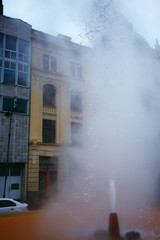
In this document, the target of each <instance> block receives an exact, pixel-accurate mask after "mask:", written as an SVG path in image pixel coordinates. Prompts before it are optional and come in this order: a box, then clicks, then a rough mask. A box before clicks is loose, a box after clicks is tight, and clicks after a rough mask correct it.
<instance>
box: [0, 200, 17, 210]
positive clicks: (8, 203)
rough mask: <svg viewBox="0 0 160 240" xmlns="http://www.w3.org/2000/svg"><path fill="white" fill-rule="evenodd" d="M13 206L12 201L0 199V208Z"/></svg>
mask: <svg viewBox="0 0 160 240" xmlns="http://www.w3.org/2000/svg"><path fill="white" fill-rule="evenodd" d="M13 206H16V204H15V203H13V202H12V201H9V200H0V208H2V207H13Z"/></svg>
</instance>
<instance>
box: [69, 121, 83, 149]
mask: <svg viewBox="0 0 160 240" xmlns="http://www.w3.org/2000/svg"><path fill="white" fill-rule="evenodd" d="M81 129H82V124H81V123H76V122H72V123H71V142H72V145H73V146H80V145H81V144H82V135H81Z"/></svg>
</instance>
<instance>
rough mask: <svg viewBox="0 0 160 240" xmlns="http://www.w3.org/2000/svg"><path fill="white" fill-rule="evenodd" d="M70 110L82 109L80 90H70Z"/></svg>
mask: <svg viewBox="0 0 160 240" xmlns="http://www.w3.org/2000/svg"><path fill="white" fill-rule="evenodd" d="M71 110H73V111H82V96H81V93H80V92H77V91H72V92H71Z"/></svg>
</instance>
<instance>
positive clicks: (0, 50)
mask: <svg viewBox="0 0 160 240" xmlns="http://www.w3.org/2000/svg"><path fill="white" fill-rule="evenodd" d="M0 57H3V50H2V49H0Z"/></svg>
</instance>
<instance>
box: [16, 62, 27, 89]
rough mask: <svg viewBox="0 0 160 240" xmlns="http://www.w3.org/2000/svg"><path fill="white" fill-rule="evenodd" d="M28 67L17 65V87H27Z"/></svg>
mask: <svg viewBox="0 0 160 240" xmlns="http://www.w3.org/2000/svg"><path fill="white" fill-rule="evenodd" d="M28 71H29V68H28V65H25V64H23V63H22V64H18V85H23V86H28Z"/></svg>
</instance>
